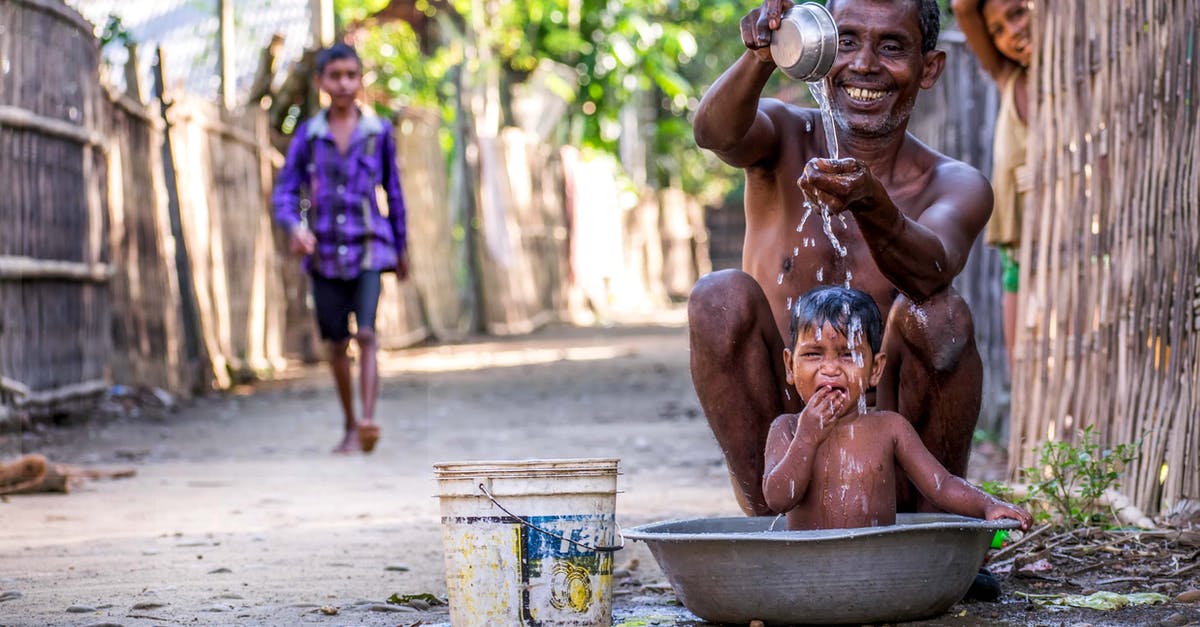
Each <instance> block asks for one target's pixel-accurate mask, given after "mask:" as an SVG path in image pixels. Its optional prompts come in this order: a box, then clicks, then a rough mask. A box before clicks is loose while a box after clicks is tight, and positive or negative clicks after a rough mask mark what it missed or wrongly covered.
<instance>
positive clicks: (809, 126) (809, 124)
mask: <svg viewBox="0 0 1200 627" xmlns="http://www.w3.org/2000/svg"><path fill="white" fill-rule="evenodd" d="M804 132H805V133H811V132H812V122H810V121H808V120H805V121H804Z"/></svg>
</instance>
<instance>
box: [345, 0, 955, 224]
mask: <svg viewBox="0 0 1200 627" xmlns="http://www.w3.org/2000/svg"><path fill="white" fill-rule="evenodd" d="M948 2H949V0H939V4H940V5H941V7H942V9H943V15H949V10H948ZM757 4H758V3H757V2H753V1H752V0H523V1H522V2H511V1H504V0H443V2H438V3H431V2H430V1H429V0H417V1H416V3H415V8H416V10H418V11H420V12H421V13H422V14H423V15H424V16H425V17H426V18H428V19H430V20H432V21H434V22H435V23H436V24H437V25H438V28H437V29H436V32H438V33H440V36H439V37H438V39H439V40H438V41H437V42H436V44H435V45H434V46H426V49H427V50H430V49H431V50H433V52H432V54H428V55H426V54H422V52H421V46H420V45H419V41H418V39H417V34H416V33H414V32H413V30H412V28H410V26H409V25H408V24H407V23H405V22H399V21H377V20H374V19H373V17H372V16H374V15H375V14H376V13H378V12H379V11H381V10H384V9H385V8H386V7H387V6H388V5H389V0H335V1H334V7H335V12H336V16H337V22H338V24H339V25H340V27H342V28H344V27H346V26H348V25H354V26H355V27H356V28H355V37H354V44H355V46H356V48H357V49H358V50H359V53H360V54H361V55H362V56H363V61H364V63H365V65H366V70H367V73H366V75H365V79H366V89H367V94H368V98H369V99H370V100H371V101H372V102H374V103H376V104H377V106H378V107H379V108H380V109H381V110H384V111H386V110H389V109H390V110H395V109H397V108H399V107H402V106H405V105H417V106H422V107H427V108H433V109H437V110H439V111H440V112H441V114H442V119H443V120H444V121H445V123H446V124H447V125H449V124H453V123H454V121H455V116H456V115H457V114H458V110H457V104H456V98H455V97H456V89H457V81H458V78H459V75H460V74H461V73H462V72H467V73H470V72H473V71H477V70H478V68H477V67H476V66H473V65H472V63H475V60H474V59H467V58H466V55H465V54H464V50H466V49H467V42H466V40H465V37H466V34H465V33H464V32H462V31H463V30H464V27H463V26H462V25H463V24H470V23H472V11H480V10H481V11H485V12H486V13H487V17H486V19H485V20H483V22H484V23H485V24H486V29H487V30H486V32H481V33H475V35H476V36H477V37H478V41H479V42H480V43H481V45H488V46H490V48H491V50H492V54H493V55H494V58H495V59H496V60H497V62H498V64H499V65H500V68H501V69H502V77H503V80H502V90H504V91H505V92H506V94H505V95H503V96H502V100H507V98H508V95H509V93H510V90H511V89H512V88H513V87H514V86H515V85H518V84H520V83H521V82H523V81H525V80H527V79H528V78H529V76H530V75H531V73H532V72H533V71H534V69H535V68H537V67H538V65H539V63H541V62H542V61H544V60H549V61H554V62H556V63H559V64H562V65H564V66H566V67H569V68H573V70H574V73H575V76H576V81H575V83H576V84H575V85H573V86H572V91H573V94H570V104H569V109H568V114H567V118H568V119H567V121H566V122H565V127H566V130H565V133H564V137H563V139H564V140H565V141H567V142H570V143H571V144H574V145H576V146H579V147H580V148H582V149H585V150H588V151H591V150H596V151H600V152H605V153H608V154H611V155H614V156H616V155H617V154H618V144H619V139H620V137H621V134H622V133H626V132H643V133H645V134H647V135H651V134H652V136H648V137H646V138H645V141H646V144H647V145H648V147H649V148H648V149H649V151H650V153H651V154H650V155H649V157H648V167H649V170H650V171H649V177H650V183H651V184H652V185H655V186H659V187H663V186H667V185H679V186H682V187H683V189H685V190H686V191H688V192H689V193H692V194H695V195H698V196H699V197H700V198H701V199H702V200H703V201H705V202H709V203H722V202H740V197H739V198H737V199H735V198H734V197H733V194H732V192H736V190H737V188H738V185H740V181H741V178H742V177H741V176H740V174H739V173H738V172H737V171H736V170H734V169H733V168H729V167H727V166H725V165H723V164H721V163H720V162H719V161H718V160H717V159H716V158H715V157H714V156H713V155H712V154H711V153H709V152H707V151H703V150H699V149H698V148H697V147H696V145H695V141H694V140H693V138H692V127H691V116H692V115H693V114H694V113H695V110H696V107H697V105H698V104H699V100H700V97H701V96H702V95H703V93H704V91H705V90H706V89H707V88H708V86H709V85H710V84H711V83H712V82H713V81H715V80H716V79H717V77H718V76H720V74H721V72H723V71H724V70H725V68H727V67H728V66H729V65H730V64H732V63H733V62H734V61H735V60H736V59H737V58H738V57H739V56H740V55H741V54H742V52H743V51H744V48H743V46H742V43H741V37H740V35H739V32H738V22H739V20H740V19H741V17H742V16H743V15H744V14H745V13H747V12H748V11H749V10H750V9H752V8H754V7H755V6H757ZM439 6H440V7H448V8H449V10H447V9H445V8H443V9H439V8H438V7H439ZM450 11H453V12H454V13H456V15H448V13H450ZM781 88H784V89H787V96H786V97H788V98H789V99H791V100H794V101H796V100H806V99H807V98H808V97H809V96H808V93H807V90H804V89H796V87H795V86H789V85H785V84H781V83H780V79H779V78H778V77H776V78H774V79H772V83H771V84H770V85H768V87H767V93H772V92H775V91H778V90H779V89H781ZM629 105H633V106H639V107H640V111H641V113H640V115H641V116H642V117H649V118H650V119H649V120H643V126H642V128H641V129H639V130H632V129H625V128H623V127H622V125H621V112H622V110H623V109H624V108H625V107H626V106H629ZM443 135H444V137H445V140H444V142H445V143H447V148H448V149H449V148H450V146H449V145H448V144H449V141H450V140H449V138H450V136H451V135H450V134H449V133H444V134H443Z"/></svg>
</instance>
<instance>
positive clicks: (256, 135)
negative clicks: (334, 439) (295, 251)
mask: <svg viewBox="0 0 1200 627" xmlns="http://www.w3.org/2000/svg"><path fill="white" fill-rule="evenodd" d="M168 120H169V129H170V130H169V133H170V140H171V151H172V157H173V161H174V168H175V175H176V176H175V183H176V185H177V188H178V192H179V218H180V221H181V223H182V232H183V240H184V242H183V244H184V245H185V246H186V247H187V253H188V262H189V263H188V267H187V268H186V269H181V271H182V272H183V273H184V279H183V280H187V281H190V282H191V285H192V287H193V289H194V292H195V300H196V308H197V311H198V314H199V315H198V318H199V328H198V329H196V330H194V331H193V332H195V333H197V334H198V335H199V337H200V338H201V342H202V345H203V352H204V354H205V355H206V356H207V364H208V366H209V368H208V370H209V373H208V374H209V376H211V380H212V383H213V385H214V386H216V387H227V386H228V385H229V384H230V383H231V376H232V375H234V374H238V373H250V372H256V371H262V370H265V369H269V368H282V367H283V365H284V362H283V341H284V320H285V301H284V288H283V283H282V280H281V278H280V273H279V272H278V265H277V264H278V255H279V254H281V253H278V252H277V251H276V248H275V241H276V240H275V237H274V234H273V232H272V224H271V217H270V208H269V206H270V204H269V194H270V184H271V183H270V180H269V173H270V168H269V166H267V165H265V164H264V161H267V160H268V156H267V154H265V151H266V150H267V149H268V147H269V146H270V142H269V139H268V135H267V128H266V114H265V112H264V111H262V110H261V109H259V108H257V107H246V108H244V109H242V110H239V111H233V112H227V111H223V110H220V109H218V108H217V107H216V106H214V105H212V104H210V103H207V102H203V101H199V100H196V99H182V98H175V99H174V100H173V103H172V105H171V108H170V109H169V111H168Z"/></svg>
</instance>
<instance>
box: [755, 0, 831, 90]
mask: <svg viewBox="0 0 1200 627" xmlns="http://www.w3.org/2000/svg"><path fill="white" fill-rule="evenodd" d="M837 44H838V30H837V24H836V23H834V21H833V16H832V15H830V14H829V10H828V9H826V8H825V7H824V6H821V5H819V4H817V3H815V2H805V3H803V4H797V5H796V6H793V7H792V8H790V9H788V10H787V12H786V13H784V14H783V17H782V19H781V20H780V22H779V29H778V30H776V31H775V32H774V33H773V34H772V35H771V58H772V59H774V60H775V65H777V66H779V69H780V70H783V73H784V74H787V75H788V76H790V77H792V78H794V79H796V80H801V81H817V80H820V79H822V78H824V77H825V75H826V74H828V73H829V68H831V67H833V59H834V57H835V56H837Z"/></svg>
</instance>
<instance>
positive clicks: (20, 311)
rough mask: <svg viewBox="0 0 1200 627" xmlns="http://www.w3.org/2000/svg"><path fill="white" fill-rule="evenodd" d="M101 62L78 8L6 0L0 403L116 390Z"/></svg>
mask: <svg viewBox="0 0 1200 627" xmlns="http://www.w3.org/2000/svg"><path fill="white" fill-rule="evenodd" d="M97 57H98V49H97V46H96V42H95V39H94V38H93V36H92V28H91V25H90V24H88V23H87V22H86V21H84V20H83V19H82V18H81V17H79V15H78V14H77V13H75V12H74V11H71V10H69V9H66V8H65V7H64V6H63V5H61V4H60V3H57V2H51V1H49V0H0V66H2V67H3V71H2V72H0V154H2V155H3V160H4V167H3V168H2V169H0V189H3V190H4V193H3V194H0V406H5V405H7V406H8V407H16V408H20V409H23V410H27V411H44V410H46V409H47V408H61V407H62V406H63V405H65V404H70V403H72V402H74V401H76V400H79V399H86V398H88V397H93V396H95V395H96V394H97V393H99V392H101V391H103V389H104V388H105V387H106V382H105V372H106V367H107V358H108V323H109V315H110V308H109V302H110V300H109V294H108V283H109V281H110V279H111V277H112V274H113V268H112V266H111V264H110V263H109V261H110V259H109V250H108V245H107V241H106V239H105V237H104V235H105V233H106V230H107V220H106V216H105V215H104V201H103V198H101V196H100V194H99V192H100V189H101V188H100V187H99V186H97V185H95V182H96V181H97V180H98V179H99V178H101V177H103V176H104V163H105V158H106V155H105V151H106V141H105V139H104V137H103V136H102V135H101V134H100V133H98V132H97V130H96V128H97V106H98V101H99V100H100V97H99V89H98V84H97V69H96V68H97V65H96V59H97ZM50 59H53V60H54V61H53V62H48V60H50ZM4 413H8V411H5V412H4Z"/></svg>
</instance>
